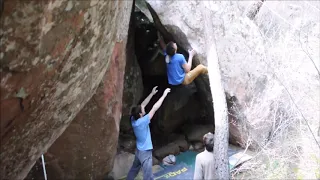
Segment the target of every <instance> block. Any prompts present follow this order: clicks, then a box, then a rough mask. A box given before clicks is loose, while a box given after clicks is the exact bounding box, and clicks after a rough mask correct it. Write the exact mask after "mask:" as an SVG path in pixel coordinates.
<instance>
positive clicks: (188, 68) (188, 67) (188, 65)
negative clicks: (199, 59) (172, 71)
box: [182, 49, 196, 73]
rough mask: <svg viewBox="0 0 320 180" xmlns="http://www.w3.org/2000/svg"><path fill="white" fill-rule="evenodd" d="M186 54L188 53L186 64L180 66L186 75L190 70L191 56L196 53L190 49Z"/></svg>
mask: <svg viewBox="0 0 320 180" xmlns="http://www.w3.org/2000/svg"><path fill="white" fill-rule="evenodd" d="M188 52H189V59H188V63H185V64H183V65H182V67H183V69H184V72H185V73H188V72H189V71H190V70H191V67H192V59H193V56H194V55H195V54H196V51H195V50H193V49H190V50H189V51H188Z"/></svg>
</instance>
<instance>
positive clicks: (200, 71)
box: [182, 64, 208, 85]
mask: <svg viewBox="0 0 320 180" xmlns="http://www.w3.org/2000/svg"><path fill="white" fill-rule="evenodd" d="M206 73H208V68H207V67H206V66H204V65H202V64H199V65H198V66H197V67H196V68H194V69H193V70H191V71H189V72H188V73H187V74H186V76H185V77H184V80H183V82H182V84H183V85H188V84H190V83H191V82H192V81H193V80H194V79H195V78H196V77H198V76H199V75H200V74H206Z"/></svg>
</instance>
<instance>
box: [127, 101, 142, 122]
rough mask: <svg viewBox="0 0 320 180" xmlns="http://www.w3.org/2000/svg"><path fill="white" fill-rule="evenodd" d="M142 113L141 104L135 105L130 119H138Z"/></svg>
mask: <svg viewBox="0 0 320 180" xmlns="http://www.w3.org/2000/svg"><path fill="white" fill-rule="evenodd" d="M140 113H142V110H141V106H140V105H138V106H134V107H133V108H132V109H131V116H130V119H131V118H133V119H134V120H138V119H139V118H140Z"/></svg>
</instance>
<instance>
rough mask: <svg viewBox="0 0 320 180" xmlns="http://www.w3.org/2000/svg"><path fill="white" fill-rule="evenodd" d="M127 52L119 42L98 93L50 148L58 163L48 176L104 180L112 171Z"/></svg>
mask: <svg viewBox="0 0 320 180" xmlns="http://www.w3.org/2000/svg"><path fill="white" fill-rule="evenodd" d="M124 52H125V46H123V44H120V43H117V44H116V45H115V47H114V51H113V55H114V56H113V57H112V58H111V60H110V62H109V68H108V70H107V72H106V74H105V76H104V78H103V81H102V82H101V84H100V86H99V87H98V89H97V91H96V93H95V94H94V95H93V97H92V98H91V100H89V102H88V103H87V104H86V105H85V106H84V108H83V109H82V110H81V111H80V112H79V113H78V114H77V116H76V117H75V119H74V120H73V121H72V122H71V124H70V125H69V127H68V128H67V129H66V130H65V131H64V133H63V134H62V135H61V136H60V137H59V138H58V139H57V140H56V141H55V142H54V143H53V145H52V146H51V147H50V148H49V150H48V153H50V155H51V156H52V157H51V158H52V161H54V160H56V159H57V166H53V167H49V168H50V170H51V171H48V178H50V179H53V178H59V179H102V178H103V176H104V175H106V174H107V173H108V172H110V171H111V169H112V167H113V160H114V156H115V154H116V151H117V145H118V135H119V124H120V117H121V108H122V102H121V101H120V99H122V91H119V90H122V89H123V77H124V67H125V61H124V59H125V53H124ZM62 148H63V150H62ZM49 162H50V161H49ZM47 166H50V164H49V165H47ZM61 170H62V172H63V173H61V176H60V177H58V176H57V175H58V173H57V172H59V171H60V172H61Z"/></svg>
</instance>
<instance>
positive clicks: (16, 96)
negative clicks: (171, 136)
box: [0, 0, 132, 179]
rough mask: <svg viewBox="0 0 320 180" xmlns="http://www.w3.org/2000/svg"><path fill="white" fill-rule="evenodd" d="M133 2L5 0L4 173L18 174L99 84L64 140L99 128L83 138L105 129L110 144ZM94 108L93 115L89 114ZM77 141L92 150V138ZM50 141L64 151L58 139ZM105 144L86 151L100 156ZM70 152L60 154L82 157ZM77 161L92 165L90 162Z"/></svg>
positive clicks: (10, 176) (115, 127)
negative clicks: (88, 140) (94, 149)
mask: <svg viewBox="0 0 320 180" xmlns="http://www.w3.org/2000/svg"><path fill="white" fill-rule="evenodd" d="M131 8H132V2H130V1H94V0H92V1H63V0H61V1H47V2H41V3H39V2H35V1H5V2H4V12H3V13H2V15H1V23H2V33H3V37H2V39H1V45H0V46H1V49H2V50H3V51H1V53H0V63H1V72H0V73H1V176H2V177H5V178H7V179H22V178H24V177H25V176H26V175H27V173H28V171H29V170H30V169H31V167H32V165H33V164H34V163H35V161H36V160H37V159H38V158H39V157H40V155H41V154H43V153H44V152H46V151H47V149H48V148H49V147H50V146H51V145H52V143H53V142H54V141H55V140H56V139H57V138H58V137H59V136H60V135H61V134H62V133H63V131H64V130H65V129H66V128H67V127H68V125H69V124H70V122H71V121H72V120H73V119H74V118H75V116H76V115H77V114H78V112H79V111H80V110H81V109H82V108H83V107H84V106H85V104H86V103H87V102H88V101H89V100H90V99H91V98H92V95H93V94H94V93H95V92H96V89H97V87H98V86H99V84H100V88H99V90H98V92H97V94H96V95H95V96H94V97H93V98H92V99H91V100H90V101H89V104H88V105H87V106H86V107H85V108H84V109H83V111H82V112H81V113H80V114H79V115H78V116H77V121H78V122H77V123H75V124H74V125H73V126H71V127H70V132H69V134H70V136H68V137H69V138H70V139H68V140H66V141H67V142H70V141H73V140H76V141H77V140H78V142H79V141H80V142H81V140H80V138H82V136H85V135H82V136H79V137H76V136H73V135H74V134H78V133H79V131H82V133H83V131H87V132H88V130H89V129H90V128H97V129H99V131H97V132H96V137H87V138H99V137H100V139H99V140H102V139H103V138H102V139H101V137H104V138H106V136H108V135H110V137H111V138H110V140H109V141H111V142H108V143H110V144H116V141H117V137H118V130H119V129H118V123H119V119H120V116H121V99H122V88H123V87H122V86H123V73H124V68H125V58H124V56H123V53H122V52H123V51H124V49H125V44H126V38H127V33H128V24H129V17H130V12H131ZM107 69H109V70H108V72H107ZM118 71H120V72H118ZM106 72H107V73H106ZM102 80H103V81H102ZM101 81H102V83H100V82H101ZM107 107H108V108H107ZM3 112H6V113H4V115H3ZM93 112H96V113H97V115H95V116H93V117H91V119H87V118H88V117H89V116H90V115H91V113H93ZM96 121H100V122H96ZM93 122H95V123H96V124H91V123H93ZM98 126H100V127H98ZM101 126H111V127H113V129H112V131H110V130H111V128H109V129H107V127H101ZM94 131H95V130H92V131H91V133H92V132H94ZM99 132H100V133H101V134H98V133H99ZM108 138H109V137H108ZM90 140H93V139H90ZM106 142H107V139H104V141H101V146H104V147H103V148H105V149H104V151H107V149H108V148H110V152H109V153H110V154H109V155H110V156H109V158H110V157H112V155H113V154H114V151H115V150H113V149H112V148H113V146H111V147H108V145H107V144H106ZM57 143H58V142H57ZM62 144H64V143H62ZM80 147H81V148H84V149H85V148H89V149H90V144H89V143H88V144H78V146H76V147H74V149H73V150H75V149H77V148H80ZM56 148H57V150H56V151H61V152H63V151H64V150H65V149H64V146H60V147H56ZM67 148H68V146H67ZM103 148H102V147H101V148H100V149H99V150H97V152H96V153H92V155H91V157H92V158H93V157H94V158H97V157H98V158H99V156H100V155H101V154H99V152H101V151H100V150H102V149H103ZM84 149H83V150H84ZM71 152H72V151H69V152H68V153H66V154H65V155H64V156H66V155H67V154H68V155H70V156H71V157H73V158H82V159H84V157H83V156H78V157H75V155H72V154H71ZM79 154H81V153H79ZM91 157H89V156H88V157H86V158H91ZM104 158H105V157H104ZM79 161H80V160H79ZM79 161H77V162H79ZM108 163H109V165H106V166H104V167H100V168H102V169H103V170H102V172H105V171H106V170H107V169H108V166H110V165H111V164H112V159H110V162H108ZM90 166H91V164H90ZM97 166H98V165H95V167H97ZM111 167H112V166H111ZM83 168H84V169H86V168H90V169H91V167H89V164H87V165H86V166H83ZM97 170H98V169H97ZM100 170H101V169H100ZM102 172H101V173H102Z"/></svg>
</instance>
